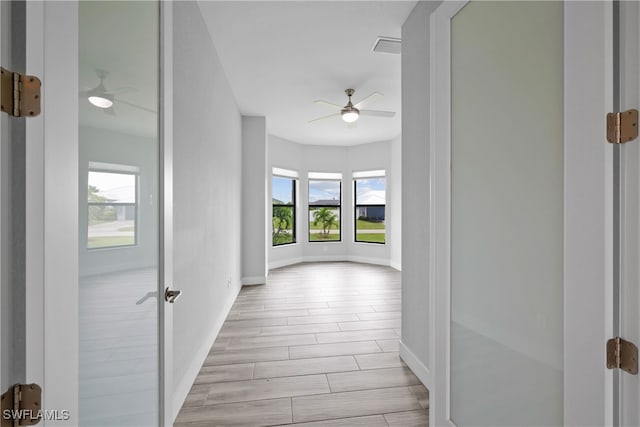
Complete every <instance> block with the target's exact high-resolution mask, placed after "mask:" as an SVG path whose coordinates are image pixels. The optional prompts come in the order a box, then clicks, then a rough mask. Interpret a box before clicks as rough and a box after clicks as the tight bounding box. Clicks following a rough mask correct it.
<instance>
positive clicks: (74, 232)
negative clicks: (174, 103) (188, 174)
mask: <svg viewBox="0 0 640 427" xmlns="http://www.w3.org/2000/svg"><path fill="white" fill-rule="evenodd" d="M25 22H26V23H25V26H24V28H25V29H26V30H25V32H26V35H27V37H26V49H25V50H26V72H27V73H28V74H33V75H36V76H39V77H40V78H41V80H42V81H43V87H42V102H43V103H42V114H41V116H40V117H38V118H35V119H31V120H29V121H27V122H26V155H25V159H26V160H25V163H26V166H25V168H26V184H25V187H26V189H25V193H26V202H25V211H26V212H25V213H24V215H25V218H26V219H25V223H26V226H25V228H26V232H25V234H26V238H25V243H26V249H25V254H26V255H25V263H26V266H25V274H26V280H25V281H26V296H25V301H26V306H27V307H28V308H29V310H28V313H27V315H26V316H25V318H26V319H25V322H26V345H25V348H26V350H25V356H24V358H25V371H26V374H25V378H24V381H25V382H35V383H38V384H40V385H41V386H42V388H43V401H42V407H43V409H46V410H49V411H53V412H49V415H47V414H46V413H45V417H46V416H49V417H50V418H51V419H48V420H45V424H46V425H49V424H58V423H61V424H65V425H154V426H155V425H171V424H172V422H173V417H174V414H173V408H172V406H171V396H170V393H168V394H169V395H167V393H165V390H171V384H170V381H171V377H170V375H167V374H166V373H169V374H170V373H171V357H170V356H171V354H172V347H171V345H172V340H171V339H170V337H171V334H172V330H171V321H172V317H171V304H168V303H166V302H165V298H164V295H165V293H164V291H165V287H166V286H167V285H171V280H172V275H173V269H172V264H171V263H172V245H171V239H172V225H171V224H172V216H171V209H172V197H171V194H172V192H171V188H172V181H171V168H172V163H171V159H172V150H171V139H172V138H171V137H172V128H171V111H170V110H167V109H165V108H163V107H164V105H169V106H171V92H172V84H171V79H172V73H171V70H172V62H171V61H172V59H171V58H172V52H171V34H172V33H171V25H172V21H171V4H170V3H168V4H167V3H165V2H146V1H145V2H26V12H25ZM3 29H4V28H3ZM161 70H162V71H161ZM101 85H102V86H101ZM103 89H104V90H103ZM101 90H103V91H102V92H101V93H98V92H100V91H101ZM92 95H97V96H101V97H102V98H104V99H107V100H109V101H113V103H114V104H113V106H112V109H100V108H98V107H96V106H95V105H93V104H91V103H90V102H89V100H88V98H89V96H92ZM92 187H93V188H92ZM100 187H102V188H100ZM55 411H57V412H55ZM61 414H62V415H61Z"/></svg>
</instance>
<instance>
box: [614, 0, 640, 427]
mask: <svg viewBox="0 0 640 427" xmlns="http://www.w3.org/2000/svg"><path fill="white" fill-rule="evenodd" d="M619 22H620V25H619V37H620V38H619V58H620V62H619V79H620V80H619V81H620V85H619V90H620V92H619V105H618V106H616V110H617V111H626V110H630V109H636V110H640V4H639V3H638V2H624V1H623V2H619ZM617 149H619V155H620V158H619V165H620V187H619V190H620V193H619V195H620V198H619V201H620V205H619V206H620V216H619V219H620V262H619V264H618V265H619V267H620V275H619V280H620V285H619V293H618V298H619V302H618V304H617V309H618V310H617V312H616V313H615V321H616V322H619V325H617V326H618V330H617V331H616V333H615V335H617V336H620V337H621V338H623V339H625V340H627V341H630V342H632V343H634V344H635V345H636V346H637V345H639V344H640V290H639V284H640V262H639V261H638V260H639V259H640V142H639V141H638V140H635V141H632V142H629V143H626V144H624V145H622V146H620V147H617ZM636 363H637V362H636ZM615 375H616V376H617V384H616V391H617V392H618V393H619V395H618V406H617V408H616V409H617V410H618V411H619V418H618V422H617V425H620V426H637V425H640V378H639V376H638V375H637V374H636V375H632V374H630V373H628V372H626V371H624V370H618V371H616V372H615Z"/></svg>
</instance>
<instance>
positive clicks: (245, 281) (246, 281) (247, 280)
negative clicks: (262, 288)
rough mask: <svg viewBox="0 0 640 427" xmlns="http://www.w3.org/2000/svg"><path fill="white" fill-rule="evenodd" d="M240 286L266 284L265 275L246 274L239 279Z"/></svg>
mask: <svg viewBox="0 0 640 427" xmlns="http://www.w3.org/2000/svg"><path fill="white" fill-rule="evenodd" d="M241 283H242V286H254V285H266V284H267V278H266V277H265V276H247V277H243V278H242V280H241Z"/></svg>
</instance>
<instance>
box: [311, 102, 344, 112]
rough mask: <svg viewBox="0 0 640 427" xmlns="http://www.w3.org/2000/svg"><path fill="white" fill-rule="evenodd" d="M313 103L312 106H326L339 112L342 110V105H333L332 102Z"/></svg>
mask: <svg viewBox="0 0 640 427" xmlns="http://www.w3.org/2000/svg"><path fill="white" fill-rule="evenodd" d="M313 103H314V104H322V105H326V106H329V107H333V108H337V109H339V110H342V108H343V106H342V105H338V104H334V103H333V102H328V101H313Z"/></svg>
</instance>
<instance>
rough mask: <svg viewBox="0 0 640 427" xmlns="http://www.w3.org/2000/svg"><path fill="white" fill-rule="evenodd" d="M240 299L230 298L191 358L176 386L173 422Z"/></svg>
mask: <svg viewBox="0 0 640 427" xmlns="http://www.w3.org/2000/svg"><path fill="white" fill-rule="evenodd" d="M237 298H238V294H236V296H235V297H234V298H230V299H229V302H228V303H227V306H226V307H225V308H224V310H222V311H221V312H220V315H219V316H218V318H217V319H216V322H215V325H214V327H213V328H212V329H211V332H210V333H209V335H208V337H207V339H206V340H204V341H203V342H202V345H201V346H200V347H199V348H198V349H197V350H196V351H195V352H194V353H193V357H191V363H190V364H189V367H188V368H187V370H186V372H185V374H184V376H183V377H182V380H181V381H180V383H178V384H176V386H175V389H174V391H173V407H174V408H175V411H174V412H175V414H174V416H173V418H174V419H173V421H172V424H171V425H173V422H175V418H176V417H177V416H178V411H180V408H182V405H183V404H184V402H185V400H186V399H187V396H188V395H189V391H190V390H191V386H192V385H193V383H194V381H195V380H196V377H197V376H198V373H199V372H200V368H202V366H203V365H204V362H205V361H206V360H207V355H208V354H209V352H210V351H211V347H213V343H214V342H215V340H216V338H217V337H218V334H220V329H222V325H223V324H224V322H225V320H226V319H227V316H228V315H229V312H230V311H231V307H233V304H234V303H235V302H236V299H237Z"/></svg>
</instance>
